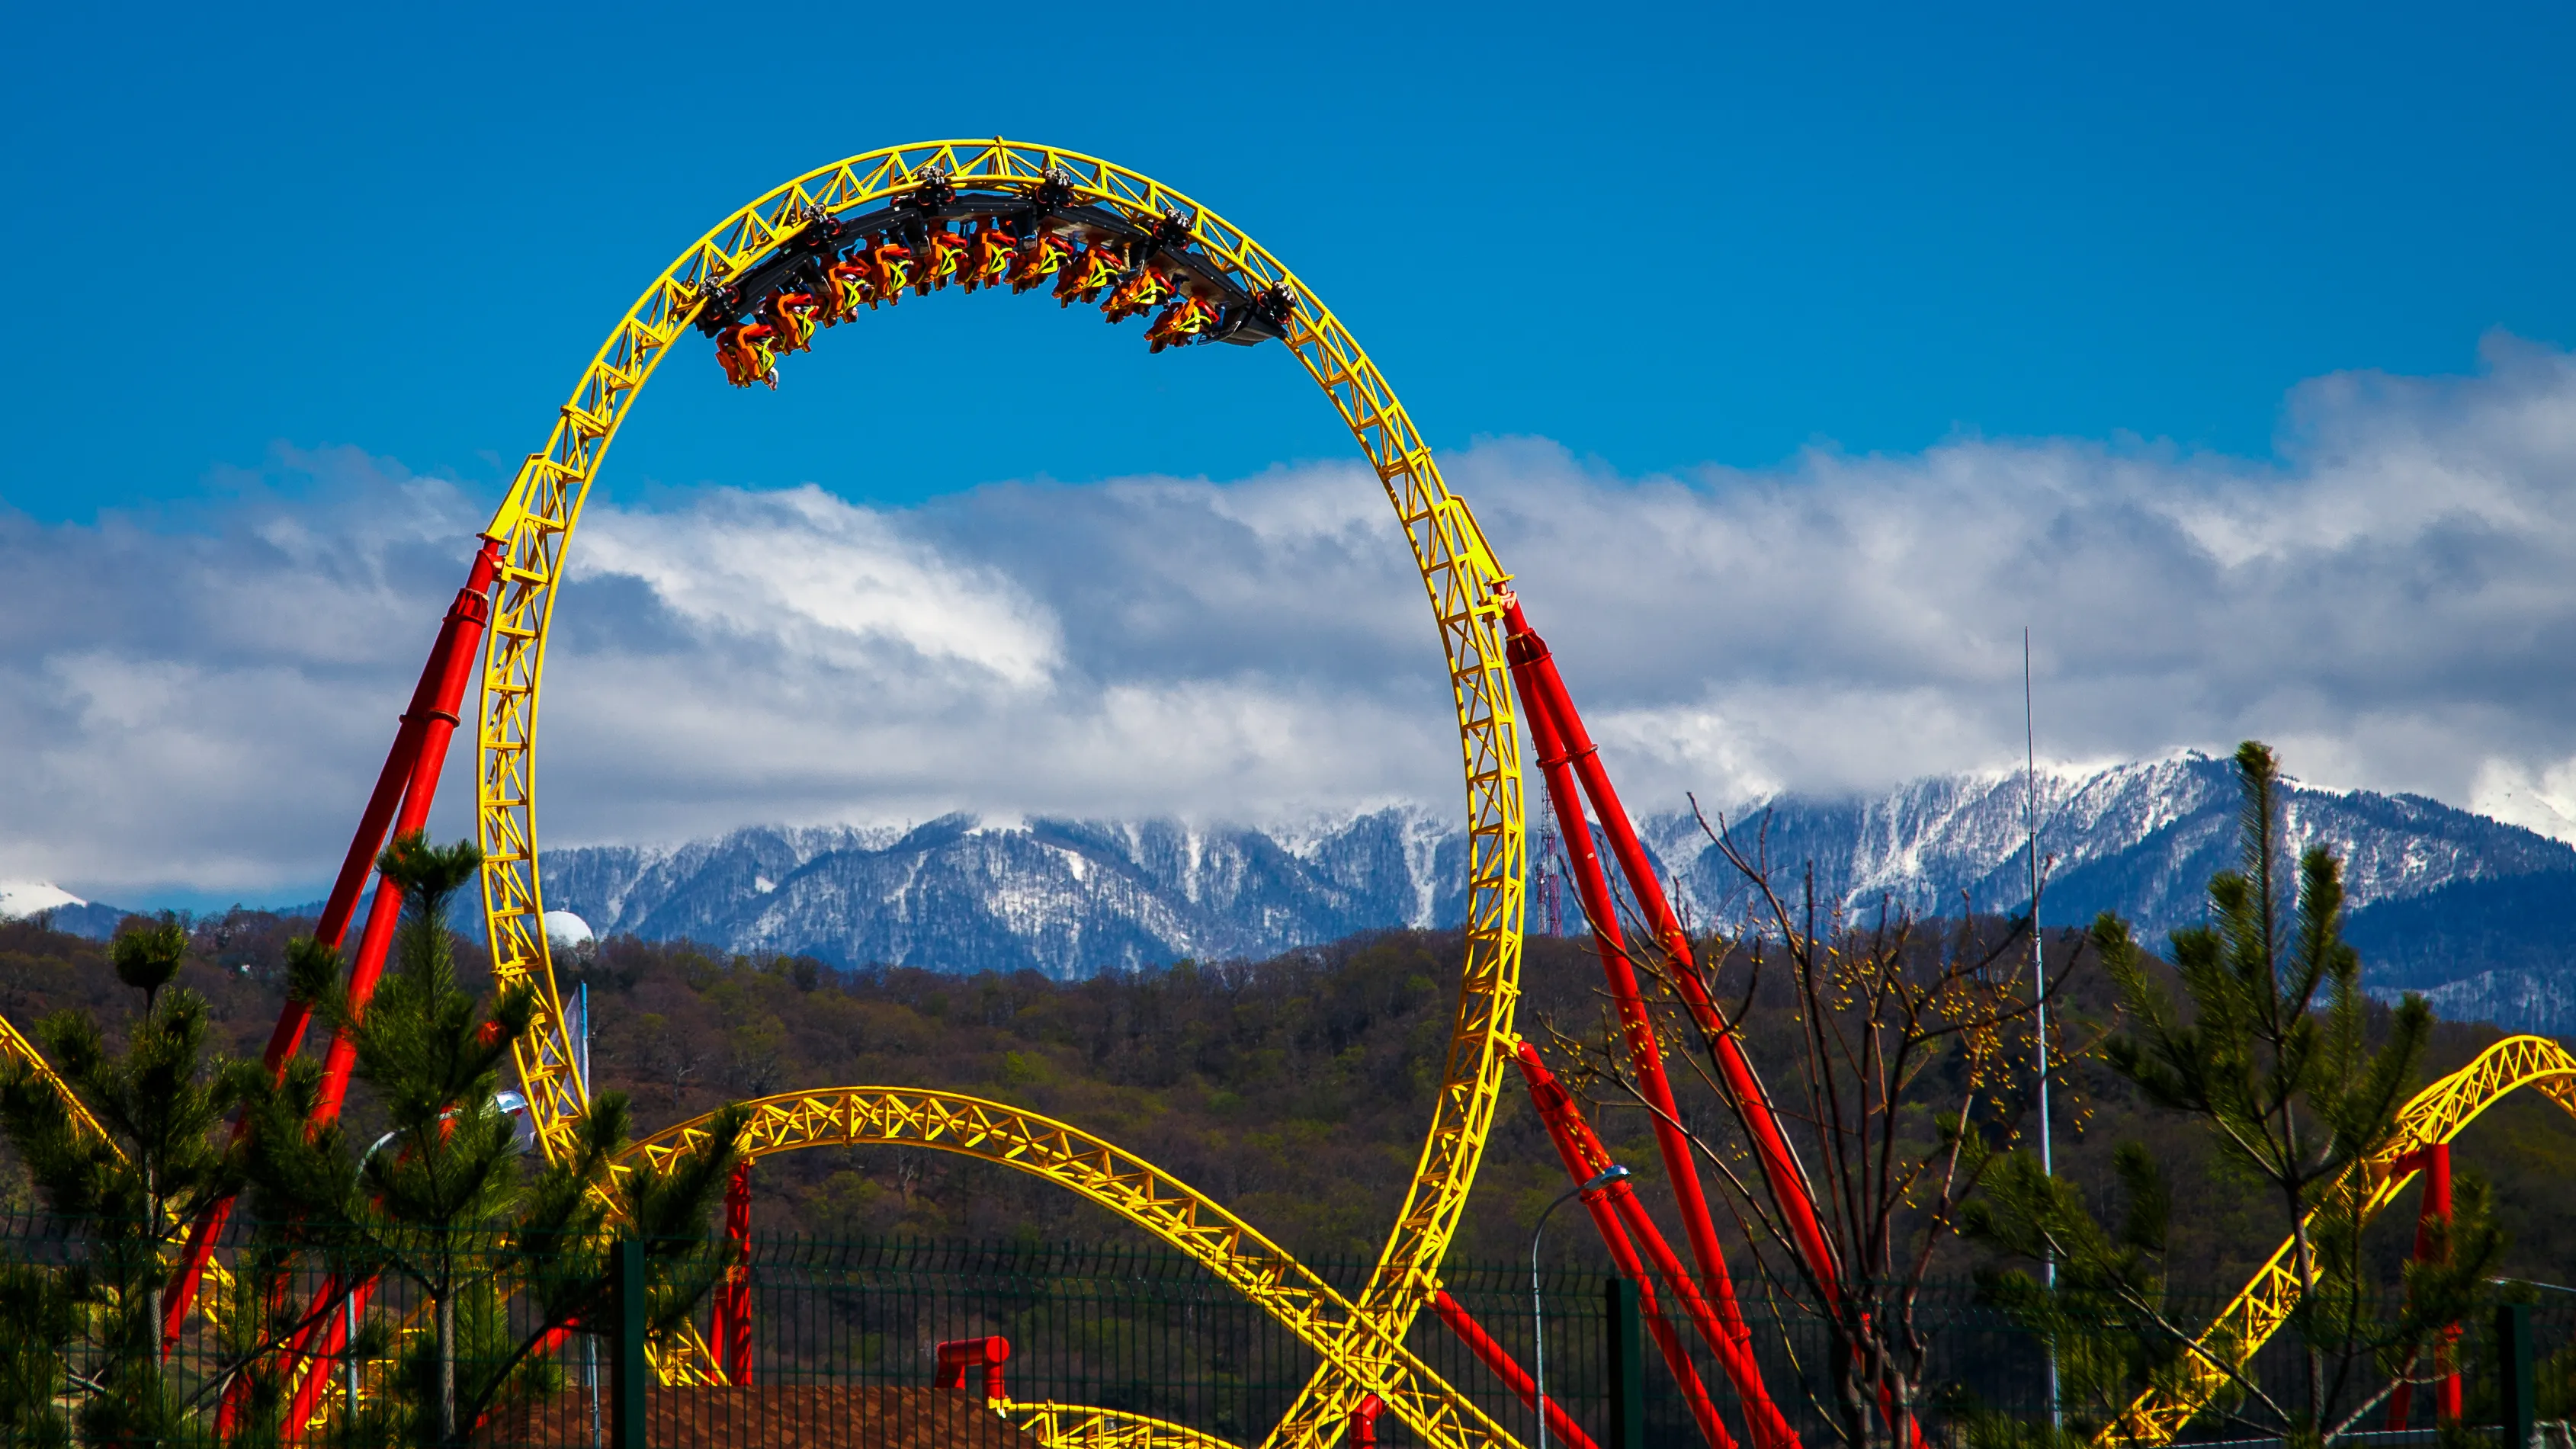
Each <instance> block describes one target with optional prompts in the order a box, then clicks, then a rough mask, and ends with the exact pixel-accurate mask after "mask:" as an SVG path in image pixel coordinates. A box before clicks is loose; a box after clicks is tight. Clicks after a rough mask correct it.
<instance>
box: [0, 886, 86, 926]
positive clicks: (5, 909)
mask: <svg viewBox="0 0 2576 1449" xmlns="http://www.w3.org/2000/svg"><path fill="white" fill-rule="evenodd" d="M88 904H89V902H87V901H85V900H82V899H81V898H80V897H78V896H76V895H73V894H72V893H71V892H70V891H67V890H64V889H63V888H62V887H61V886H58V885H55V884H54V883H53V882H51V881H42V880H0V919H6V920H22V919H24V918H26V917H28V916H32V915H34V914H36V913H37V912H38V911H51V910H59V909H60V908H62V907H64V906H85V905H88Z"/></svg>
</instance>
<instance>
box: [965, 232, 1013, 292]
mask: <svg viewBox="0 0 2576 1449" xmlns="http://www.w3.org/2000/svg"><path fill="white" fill-rule="evenodd" d="M1016 255H1017V251H1016V249H1015V246H1014V243H1013V242H1012V240H1011V233H1010V232H1009V230H1008V229H1006V228H1005V227H1004V226H1003V225H1002V222H1001V219H1000V218H999V217H995V218H993V219H992V220H990V221H987V222H986V223H985V224H984V225H983V226H981V227H978V228H977V229H976V231H975V238H974V243H973V245H971V246H970V247H968V248H967V251H966V270H965V274H964V275H962V276H960V277H959V278H958V279H957V281H958V284H959V285H960V286H963V287H964V288H965V289H966V290H967V291H969V292H971V291H974V290H975V289H976V288H977V287H998V286H1000V285H1001V284H1002V282H1003V279H1004V278H1006V277H1008V276H1009V275H1010V274H1011V262H1012V259H1013V258H1014V257H1015V256H1016Z"/></svg>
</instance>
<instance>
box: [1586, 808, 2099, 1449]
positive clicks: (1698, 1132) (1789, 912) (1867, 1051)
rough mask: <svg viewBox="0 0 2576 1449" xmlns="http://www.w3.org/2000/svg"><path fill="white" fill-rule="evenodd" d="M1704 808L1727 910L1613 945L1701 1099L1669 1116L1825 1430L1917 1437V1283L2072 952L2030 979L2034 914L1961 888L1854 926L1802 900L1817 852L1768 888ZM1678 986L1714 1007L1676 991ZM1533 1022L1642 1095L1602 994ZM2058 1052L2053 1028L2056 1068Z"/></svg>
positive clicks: (1832, 909) (2010, 1132)
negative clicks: (1984, 904) (1728, 871)
mask: <svg viewBox="0 0 2576 1449" xmlns="http://www.w3.org/2000/svg"><path fill="white" fill-rule="evenodd" d="M1693 808H1694V810H1695V811H1696V809H1697V802H1696V801H1694V802H1693ZM1700 827H1701V830H1702V831H1703V832H1704V833H1705V834H1706V835H1707V837H1708V839H1709V840H1710V841H1711V843H1712V844H1714V845H1715V846H1716V847H1717V849H1718V850H1719V851H1720V852H1721V854H1722V855H1723V856H1724V858H1725V859H1726V860H1727V862H1728V863H1729V864H1730V865H1731V866H1733V867H1734V869H1735V871H1736V872H1737V873H1738V875H1739V876H1740V877H1741V878H1742V880H1743V882H1744V884H1745V886H1746V887H1747V891H1746V897H1745V904H1744V906H1743V908H1742V912H1741V918H1740V919H1739V920H1738V921H1736V922H1735V923H1734V924H1733V925H1732V926H1731V928H1729V929H1727V930H1722V931H1719V932H1716V933H1714V934H1712V935H1711V936H1709V937H1707V938H1705V940H1704V942H1703V944H1702V946H1701V947H1700V948H1699V949H1695V950H1693V951H1692V952H1691V953H1690V954H1689V955H1688V956H1687V957H1682V956H1679V955H1678V954H1677V953H1673V952H1668V951H1661V950H1653V949H1639V950H1637V951H1636V952H1635V953H1634V954H1633V955H1632V956H1631V957H1630V959H1631V960H1632V962H1633V964H1634V966H1635V967H1636V969H1637V971H1638V973H1639V974H1640V975H1641V976H1642V977H1645V978H1647V979H1648V980H1649V981H1650V982H1651V983H1652V984H1653V986H1654V987H1655V988H1657V989H1654V990H1653V991H1651V993H1650V995H1649V999H1648V1002H1647V1005H1648V1008H1649V1010H1650V1011H1652V1012H1653V1014H1654V1017H1655V1029H1656V1031H1657V1034H1658V1035H1659V1036H1662V1037H1664V1038H1665V1039H1666V1040H1668V1041H1671V1042H1673V1043H1674V1044H1675V1049H1674V1051H1673V1055H1674V1056H1675V1057H1678V1058H1679V1059H1681V1060H1682V1061H1685V1062H1687V1063H1689V1065H1690V1067H1691V1069H1692V1070H1691V1076H1692V1077H1695V1078H1696V1080H1697V1083H1698V1088H1699V1091H1698V1092H1697V1093H1695V1094H1693V1095H1694V1096H1695V1097H1696V1098H1697V1100H1698V1101H1700V1102H1706V1103H1709V1104H1711V1106H1712V1107H1713V1110H1708V1111H1700V1110H1694V1107H1693V1104H1692V1103H1691V1102H1690V1101H1688V1100H1686V1099H1682V1098H1677V1099H1676V1100H1677V1101H1681V1102H1682V1105H1681V1108H1680V1110H1681V1112H1682V1114H1683V1116H1684V1118H1685V1119H1686V1120H1683V1121H1681V1122H1679V1123H1677V1124H1676V1125H1678V1126H1679V1127H1680V1128H1681V1129H1682V1130H1683V1131H1684V1132H1685V1133H1686V1134H1687V1136H1688V1138H1689V1140H1690V1143H1691V1147H1692V1151H1693V1153H1694V1155H1695V1156H1696V1157H1697V1159H1698V1160H1699V1161H1700V1162H1701V1163H1702V1164H1704V1165H1705V1167H1706V1168H1707V1169H1709V1170H1711V1171H1713V1172H1714V1174H1715V1175H1716V1176H1717V1178H1718V1179H1719V1181H1720V1182H1721V1183H1723V1184H1724V1191H1722V1192H1720V1193H1718V1194H1715V1195H1713V1196H1712V1198H1711V1201H1712V1203H1716V1202H1723V1203H1725V1204H1726V1208H1727V1210H1728V1211H1729V1212H1731V1213H1732V1214H1733V1216H1734V1217H1735V1219H1736V1224H1737V1226H1738V1229H1739V1231H1740V1234H1741V1237H1742V1239H1743V1240H1744V1241H1746V1242H1747V1243H1749V1244H1750V1245H1751V1246H1750V1248H1749V1250H1748V1252H1747V1253H1746V1256H1747V1257H1748V1258H1749V1259H1750V1260H1751V1264H1752V1266H1753V1269H1754V1271H1755V1272H1756V1273H1757V1274H1758V1275H1759V1276H1760V1279H1761V1281H1762V1284H1763V1287H1764V1291H1765V1294H1766V1296H1768V1297H1770V1298H1771V1299H1772V1301H1773V1303H1774V1304H1775V1306H1777V1307H1778V1308H1779V1310H1780V1311H1779V1312H1777V1313H1776V1314H1775V1315H1774V1318H1773V1321H1774V1322H1775V1323H1776V1325H1777V1326H1778V1330H1779V1332H1780V1334H1781V1336H1782V1338H1783V1340H1784V1343H1785V1345H1786V1347H1787V1349H1788V1351H1789V1353H1790V1354H1791V1355H1792V1357H1793V1359H1794V1358H1796V1357H1798V1356H1799V1355H1800V1352H1801V1350H1802V1349H1806V1348H1812V1347H1813V1346H1814V1344H1815V1342H1816V1340H1817V1339H1818V1338H1821V1340H1822V1344H1823V1351H1824V1354H1823V1360H1822V1362H1820V1363H1815V1364H1812V1365H1807V1364H1802V1365H1801V1367H1802V1368H1804V1369H1808V1370H1811V1372H1810V1374H1809V1375H1808V1377H1809V1378H1810V1381H1811V1382H1812V1380H1813V1379H1816V1378H1821V1379H1822V1380H1823V1381H1824V1382H1825V1384H1827V1385H1828V1386H1829V1387H1828V1389H1827V1391H1826V1395H1827V1397H1828V1401H1827V1402H1823V1403H1820V1404H1819V1408H1820V1409H1821V1410H1822V1411H1823V1412H1824V1414H1825V1417H1826V1419H1827V1420H1828V1422H1829V1423H1831V1424H1832V1425H1834V1427H1835V1429H1836V1431H1837V1433H1838V1435H1839V1437H1840V1438H1841V1440H1842V1442H1844V1443H1845V1444H1848V1445H1851V1446H1854V1449H1881V1446H1891V1445H1893V1446H1912V1445H1915V1444H1918V1443H1920V1442H1921V1438H1922V1436H1921V1432H1920V1430H1919V1429H1918V1428H1917V1425H1916V1416H1917V1414H1918V1413H1919V1412H1920V1409H1921V1407H1922V1406H1923V1405H1924V1403H1925V1402H1926V1399H1927V1397H1928V1389H1929V1386H1927V1384H1926V1383H1925V1381H1924V1374H1925V1368H1926V1360H1927V1345H1926V1343H1925V1340H1924V1337H1923V1334H1922V1332H1921V1331H1920V1329H1919V1327H1918V1324H1917V1321H1916V1304H1917V1299H1918V1298H1919V1296H1920V1294H1921V1290H1922V1288H1923V1285H1924V1283H1925V1281H1926V1279H1927V1277H1928V1276H1929V1275H1930V1274H1931V1273H1932V1272H1933V1271H1934V1269H1935V1267H1936V1265H1938V1264H1939V1262H1940V1253H1939V1250H1940V1248H1941V1247H1942V1245H1943V1244H1944V1243H1946V1242H1947V1241H1949V1239H1950V1238H1952V1237H1953V1236H1954V1235H1955V1232H1956V1219H1957V1214H1958V1209H1959V1206H1960V1204H1961V1202H1962V1201H1963V1200H1964V1199H1965V1198H1966V1197H1967V1196H1968V1194H1969V1193H1970V1192H1971V1191H1973V1190H1974V1188H1975V1187H1976V1184H1977V1181H1978V1178H1979V1176H1980V1175H1981V1174H1982V1173H1983V1172H1984V1170H1985V1168H1986V1165H1987V1164H1988V1162H1989V1161H1990V1160H1991V1157H1992V1154H1993V1151H1994V1149H1995V1147H1997V1146H2000V1145H2003V1144H2004V1143H2007V1142H2009V1140H2010V1139H2011V1138H2012V1137H2013V1136H2014V1135H2015V1134H2016V1133H2017V1131H2018V1130H2019V1126H2020V1124H2021V1122H2022V1120H2023V1118H2024V1116H2025V1113H2026V1109H2027V1107H2028V1104H2029V1103H2030V1101H2031V1099H2032V1096H2033V1092H2034V1088H2035V1087H2036V1085H2037V1080H2036V1075H2035V1060H2036V1052H2035V1050H2034V1048H2035V1046H2036V1037H2035V1035H2034V1017H2035V1015H2036V1012H2037V1008H2038V1006H2039V1005H2040V1003H2041V1002H2042V1001H2043V1000H2044V999H2047V997H2048V996H2050V995H2054V994H2056V993H2059V992H2062V991H2063V989H2064V986H2065V982H2066V979H2067V977H2068V975H2069V974H2070V968H2071V967H2072V966H2073V965H2074V964H2075V962H2074V960H2073V959H2072V958H2071V957H2070V958H2068V959H2065V960H2062V961H2061V962H2059V963H2058V964H2057V965H2056V966H2055V967H2053V968H2051V972H2050V974H2051V977H2052V979H2051V980H2050V981H2049V982H2048V983H2047V984H2046V986H2045V988H2044V990H2043V988H2042V987H2041V986H2040V985H2039V983H2037V982H2035V981H2033V980H2032V979H2031V975H2030V973H2029V971H2028V970H2027V963H2028V961H2029V959H2030V932H2031V929H2032V923H2031V920H2030V919H2029V918H2027V917H2025V918H2018V919H2013V920H2010V921H2004V922H1997V921H1995V920H1993V919H1991V918H1986V919H1982V920H1981V919H1979V918H1978V917H1976V916H1975V915H1974V914H1973V913H1972V912H1970V911H1969V910H1968V909H1967V904H1968V903H1967V902H1965V901H1964V900H1963V901H1962V903H1961V905H1962V909H1961V911H1960V915H1959V918H1958V920H1957V922H1956V923H1955V924H1954V925H1952V926H1950V927H1948V928H1946V929H1942V930H1931V929H1927V928H1925V927H1924V926H1922V925H1921V924H1920V923H1918V922H1916V921H1915V920H1913V919H1912V918H1910V917H1909V916H1908V915H1907V914H1906V913H1905V912H1903V911H1901V910H1898V909H1896V908H1894V907H1893V906H1892V905H1888V904H1882V905H1881V906H1880V908H1879V910H1878V911H1877V912H1876V914H1875V918H1874V919H1872V920H1870V921H1868V922H1866V923H1856V922H1854V921H1852V920H1850V919H1848V918H1847V915H1846V913H1845V912H1844V910H1843V909H1842V908H1841V907H1840V905H1839V904H1838V903H1834V902H1828V901H1822V900H1820V899H1819V898H1818V894H1817V888H1816V880H1815V871H1814V868H1813V866H1812V865H1808V866H1806V867H1805V868H1804V869H1802V870H1801V871H1800V872H1799V875H1798V877H1797V880H1796V883H1795V884H1794V885H1793V886H1791V887H1790V888H1788V889H1787V890H1785V891H1784V890H1783V889H1782V888H1781V887H1780V886H1779V885H1778V883H1777V882H1776V881H1775V879H1774V876H1773V873H1772V871H1771V869H1770V866H1769V863H1768V860H1767V858H1766V851H1767V842H1766V841H1765V840H1764V839H1763V838H1762V837H1761V836H1760V835H1758V834H1757V838H1756V841H1755V843H1754V845H1753V847H1752V849H1751V851H1750V852H1749V853H1748V852H1747V851H1746V850H1745V849H1744V848H1743V847H1742V846H1741V845H1740V844H1739V842H1738V841H1737V840H1736V839H1735V837H1734V836H1733V835H1732V834H1731V833H1730V832H1729V831H1728V830H1727V829H1726V828H1725V827H1724V824H1723V819H1722V818H1721V821H1720V823H1719V824H1718V825H1715V826H1712V825H1711V824H1710V823H1709V822H1708V820H1707V818H1706V817H1705V816H1704V815H1702V816H1701V817H1700ZM1616 934H1617V935H1619V936H1622V937H1624V938H1625V939H1626V940H1629V941H1646V940H1652V939H1654V935H1653V933H1652V932H1647V931H1627V932H1619V933H1616ZM1682 972H1689V973H1694V974H1695V976H1696V980H1695V981H1683V980H1681V979H1680V976H1679V973H1682ZM1691 998H1696V999H1698V1000H1701V1001H1708V1002H1717V1003H1720V1005H1719V1006H1718V1009H1717V1010H1716V1011H1714V1012H1708V1011H1692V1010H1687V1009H1685V1008H1684V1006H1683V1002H1684V1001H1685V1000H1686V999H1691ZM1728 1003H1731V1006H1730V1005H1728ZM1549 1032H1550V1035H1551V1036H1552V1037H1553V1038H1554V1043H1555V1046H1556V1048H1557V1051H1558V1052H1559V1053H1560V1054H1561V1055H1562V1056H1563V1057H1565V1058H1567V1059H1569V1060H1570V1061H1571V1062H1572V1063H1573V1068H1572V1073H1571V1075H1572V1076H1573V1078H1574V1083H1573V1084H1574V1085H1576V1087H1577V1089H1578V1090H1579V1091H1582V1092H1583V1093H1584V1094H1585V1095H1587V1096H1589V1097H1590V1098H1591V1099H1592V1100H1593V1101H1594V1102H1595V1103H1596V1104H1598V1105H1616V1106H1620V1107H1645V1108H1646V1109H1647V1110H1649V1111H1654V1110H1657V1109H1656V1108H1654V1107H1653V1105H1652V1097H1651V1095H1650V1094H1649V1093H1648V1092H1647V1091H1646V1090H1645V1089H1644V1086H1643V1084H1641V1083H1640V1082H1639V1081H1638V1080H1637V1076H1636V1071H1635V1067H1634V1065H1633V1063H1634V1057H1633V1055H1632V1053H1631V1051H1630V1050H1629V1049H1628V1047H1627V1044H1626V1042H1625V1039H1624V1036H1623V1033H1622V1030H1621V1028H1620V1025H1619V1023H1617V1022H1616V1021H1615V1020H1614V1019H1612V1018H1611V1016H1610V1015H1609V1014H1608V1013H1606V1012H1605V1014H1604V1017H1603V1019H1602V1022H1601V1023H1600V1025H1599V1026H1598V1027H1597V1028H1594V1029H1590V1030H1587V1031H1583V1032H1579V1033H1569V1032H1565V1031H1560V1030H1557V1029H1556V1028H1555V1026H1554V1025H1553V1024H1551V1025H1550V1027H1549ZM1729 1038H1732V1039H1733V1040H1732V1043H1731V1045H1732V1048H1733V1053H1734V1054H1736V1055H1738V1056H1740V1057H1741V1058H1746V1059H1750V1060H1751V1061H1753V1062H1755V1063H1757V1064H1758V1065H1759V1066H1760V1067H1761V1068H1762V1069H1763V1070H1764V1071H1766V1072H1767V1073H1768V1074H1769V1075H1770V1077H1771V1078H1772V1079H1773V1080H1777V1081H1780V1082H1782V1083H1784V1084H1785V1085H1786V1087H1787V1090H1786V1091H1785V1092H1783V1093H1780V1094H1771V1093H1770V1092H1768V1090H1767V1089H1762V1090H1763V1100H1761V1101H1747V1100H1745V1099H1744V1094H1743V1092H1742V1091H1741V1089H1740V1086H1739V1087H1737V1088H1735V1089H1730V1086H1729V1076H1728V1074H1727V1072H1726V1071H1725V1070H1724V1069H1723V1067H1722V1065H1721V1061H1720V1058H1721V1053H1722V1051H1723V1050H1725V1048H1726V1047H1727V1045H1728V1044H1729V1043H1728V1039H1729ZM2083 1045H2084V1044H2078V1050H2077V1053H2075V1054H2078V1055H2080V1054H2081V1051H2082V1049H2083ZM2068 1055H2069V1053H2068V1051H2067V1049H2066V1047H2065V1046H2064V1045H2059V1044H2053V1045H2052V1054H2051V1061H2052V1065H2053V1066H2056V1067H2058V1068H2061V1069H2062V1067H2063V1065H2064V1063H2065V1062H2066V1060H2067V1057H2068ZM1735 1080H1736V1081H1738V1082H1739V1083H1740V1081H1741V1078H1737V1079H1735ZM1677 1085H1683V1084H1677ZM1764 1113H1767V1114H1769V1115H1770V1116H1771V1117H1772V1118H1773V1119H1774V1120H1776V1122H1777V1123H1778V1126H1779V1130H1780V1132H1781V1133H1782V1134H1783V1135H1784V1136H1785V1137H1786V1138H1787V1139H1788V1142H1789V1145H1790V1148H1791V1151H1792V1152H1793V1154H1794V1156H1795V1159H1796V1166H1795V1169H1794V1171H1793V1172H1790V1173H1787V1174H1782V1173H1779V1172H1776V1171H1763V1170H1760V1162H1759V1159H1758V1157H1757V1149H1756V1146H1755V1144H1754V1140H1753V1136H1754V1129H1755V1124H1754V1122H1753V1121H1752V1120H1751V1119H1752V1117H1753V1116H1754V1115H1756V1114H1764ZM1809 1215H1812V1218H1813V1224H1812V1226H1809V1225H1808V1224H1807V1223H1805V1222H1803V1221H1802V1219H1804V1218H1805V1217H1807V1216H1809ZM1810 1392H1811V1393H1812V1392H1813V1390H1812V1389H1811V1390H1810Z"/></svg>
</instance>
